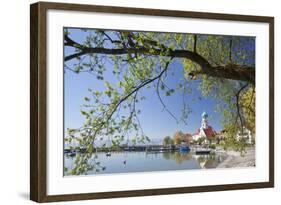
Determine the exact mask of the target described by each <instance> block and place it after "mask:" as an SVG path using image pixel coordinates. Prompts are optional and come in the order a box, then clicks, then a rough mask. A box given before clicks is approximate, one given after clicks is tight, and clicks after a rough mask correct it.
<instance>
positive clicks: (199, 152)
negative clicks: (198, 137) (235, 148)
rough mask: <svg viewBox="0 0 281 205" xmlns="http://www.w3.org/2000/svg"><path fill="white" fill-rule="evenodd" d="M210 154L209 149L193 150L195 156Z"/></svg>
mask: <svg viewBox="0 0 281 205" xmlns="http://www.w3.org/2000/svg"><path fill="white" fill-rule="evenodd" d="M210 153H211V149H204V148H202V149H197V150H195V154H196V155H204V154H210Z"/></svg>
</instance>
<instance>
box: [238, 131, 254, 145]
mask: <svg viewBox="0 0 281 205" xmlns="http://www.w3.org/2000/svg"><path fill="white" fill-rule="evenodd" d="M242 138H244V139H245V141H246V143H248V144H252V143H253V136H252V133H251V131H250V130H249V129H247V128H246V127H243V133H242V131H239V132H238V133H237V135H236V140H240V139H242Z"/></svg>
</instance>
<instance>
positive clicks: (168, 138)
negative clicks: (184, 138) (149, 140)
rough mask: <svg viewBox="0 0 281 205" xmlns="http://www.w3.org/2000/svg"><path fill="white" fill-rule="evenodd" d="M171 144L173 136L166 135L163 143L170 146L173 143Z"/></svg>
mask: <svg viewBox="0 0 281 205" xmlns="http://www.w3.org/2000/svg"><path fill="white" fill-rule="evenodd" d="M171 144H173V140H172V138H171V137H170V136H166V137H164V139H163V145H164V146H169V145H171Z"/></svg>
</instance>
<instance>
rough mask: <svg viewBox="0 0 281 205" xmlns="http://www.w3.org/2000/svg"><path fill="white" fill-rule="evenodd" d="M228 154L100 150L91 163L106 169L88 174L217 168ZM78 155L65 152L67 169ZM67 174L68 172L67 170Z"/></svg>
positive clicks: (71, 166) (70, 167)
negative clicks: (69, 154) (72, 155)
mask: <svg viewBox="0 0 281 205" xmlns="http://www.w3.org/2000/svg"><path fill="white" fill-rule="evenodd" d="M225 158H226V156H224V155H218V154H209V155H195V153H180V152H177V151H175V152H162V153H161V152H158V153H150V152H126V151H125V152H112V153H111V156H106V153H104V152H99V153H97V156H96V158H95V156H94V155H93V157H92V158H91V160H90V163H95V162H98V163H99V164H100V166H101V167H104V169H102V168H101V169H99V170H98V171H93V170H92V171H88V172H87V173H86V174H87V175H93V174H94V175H95V174H108V173H128V172H150V171H168V170H192V169H210V168H216V167H217V165H218V164H219V163H221V162H222V161H223V160H224V159H225ZM75 159H76V156H74V157H70V156H68V155H67V154H65V167H66V168H67V170H71V169H73V168H74V160H75ZM65 175H67V172H65Z"/></svg>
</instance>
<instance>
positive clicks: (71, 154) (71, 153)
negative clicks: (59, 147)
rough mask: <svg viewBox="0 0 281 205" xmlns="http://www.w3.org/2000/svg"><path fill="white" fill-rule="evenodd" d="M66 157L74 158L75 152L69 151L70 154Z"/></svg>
mask: <svg viewBox="0 0 281 205" xmlns="http://www.w3.org/2000/svg"><path fill="white" fill-rule="evenodd" d="M68 156H70V157H75V156H76V152H75V151H74V150H72V151H70V152H69V153H68Z"/></svg>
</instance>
